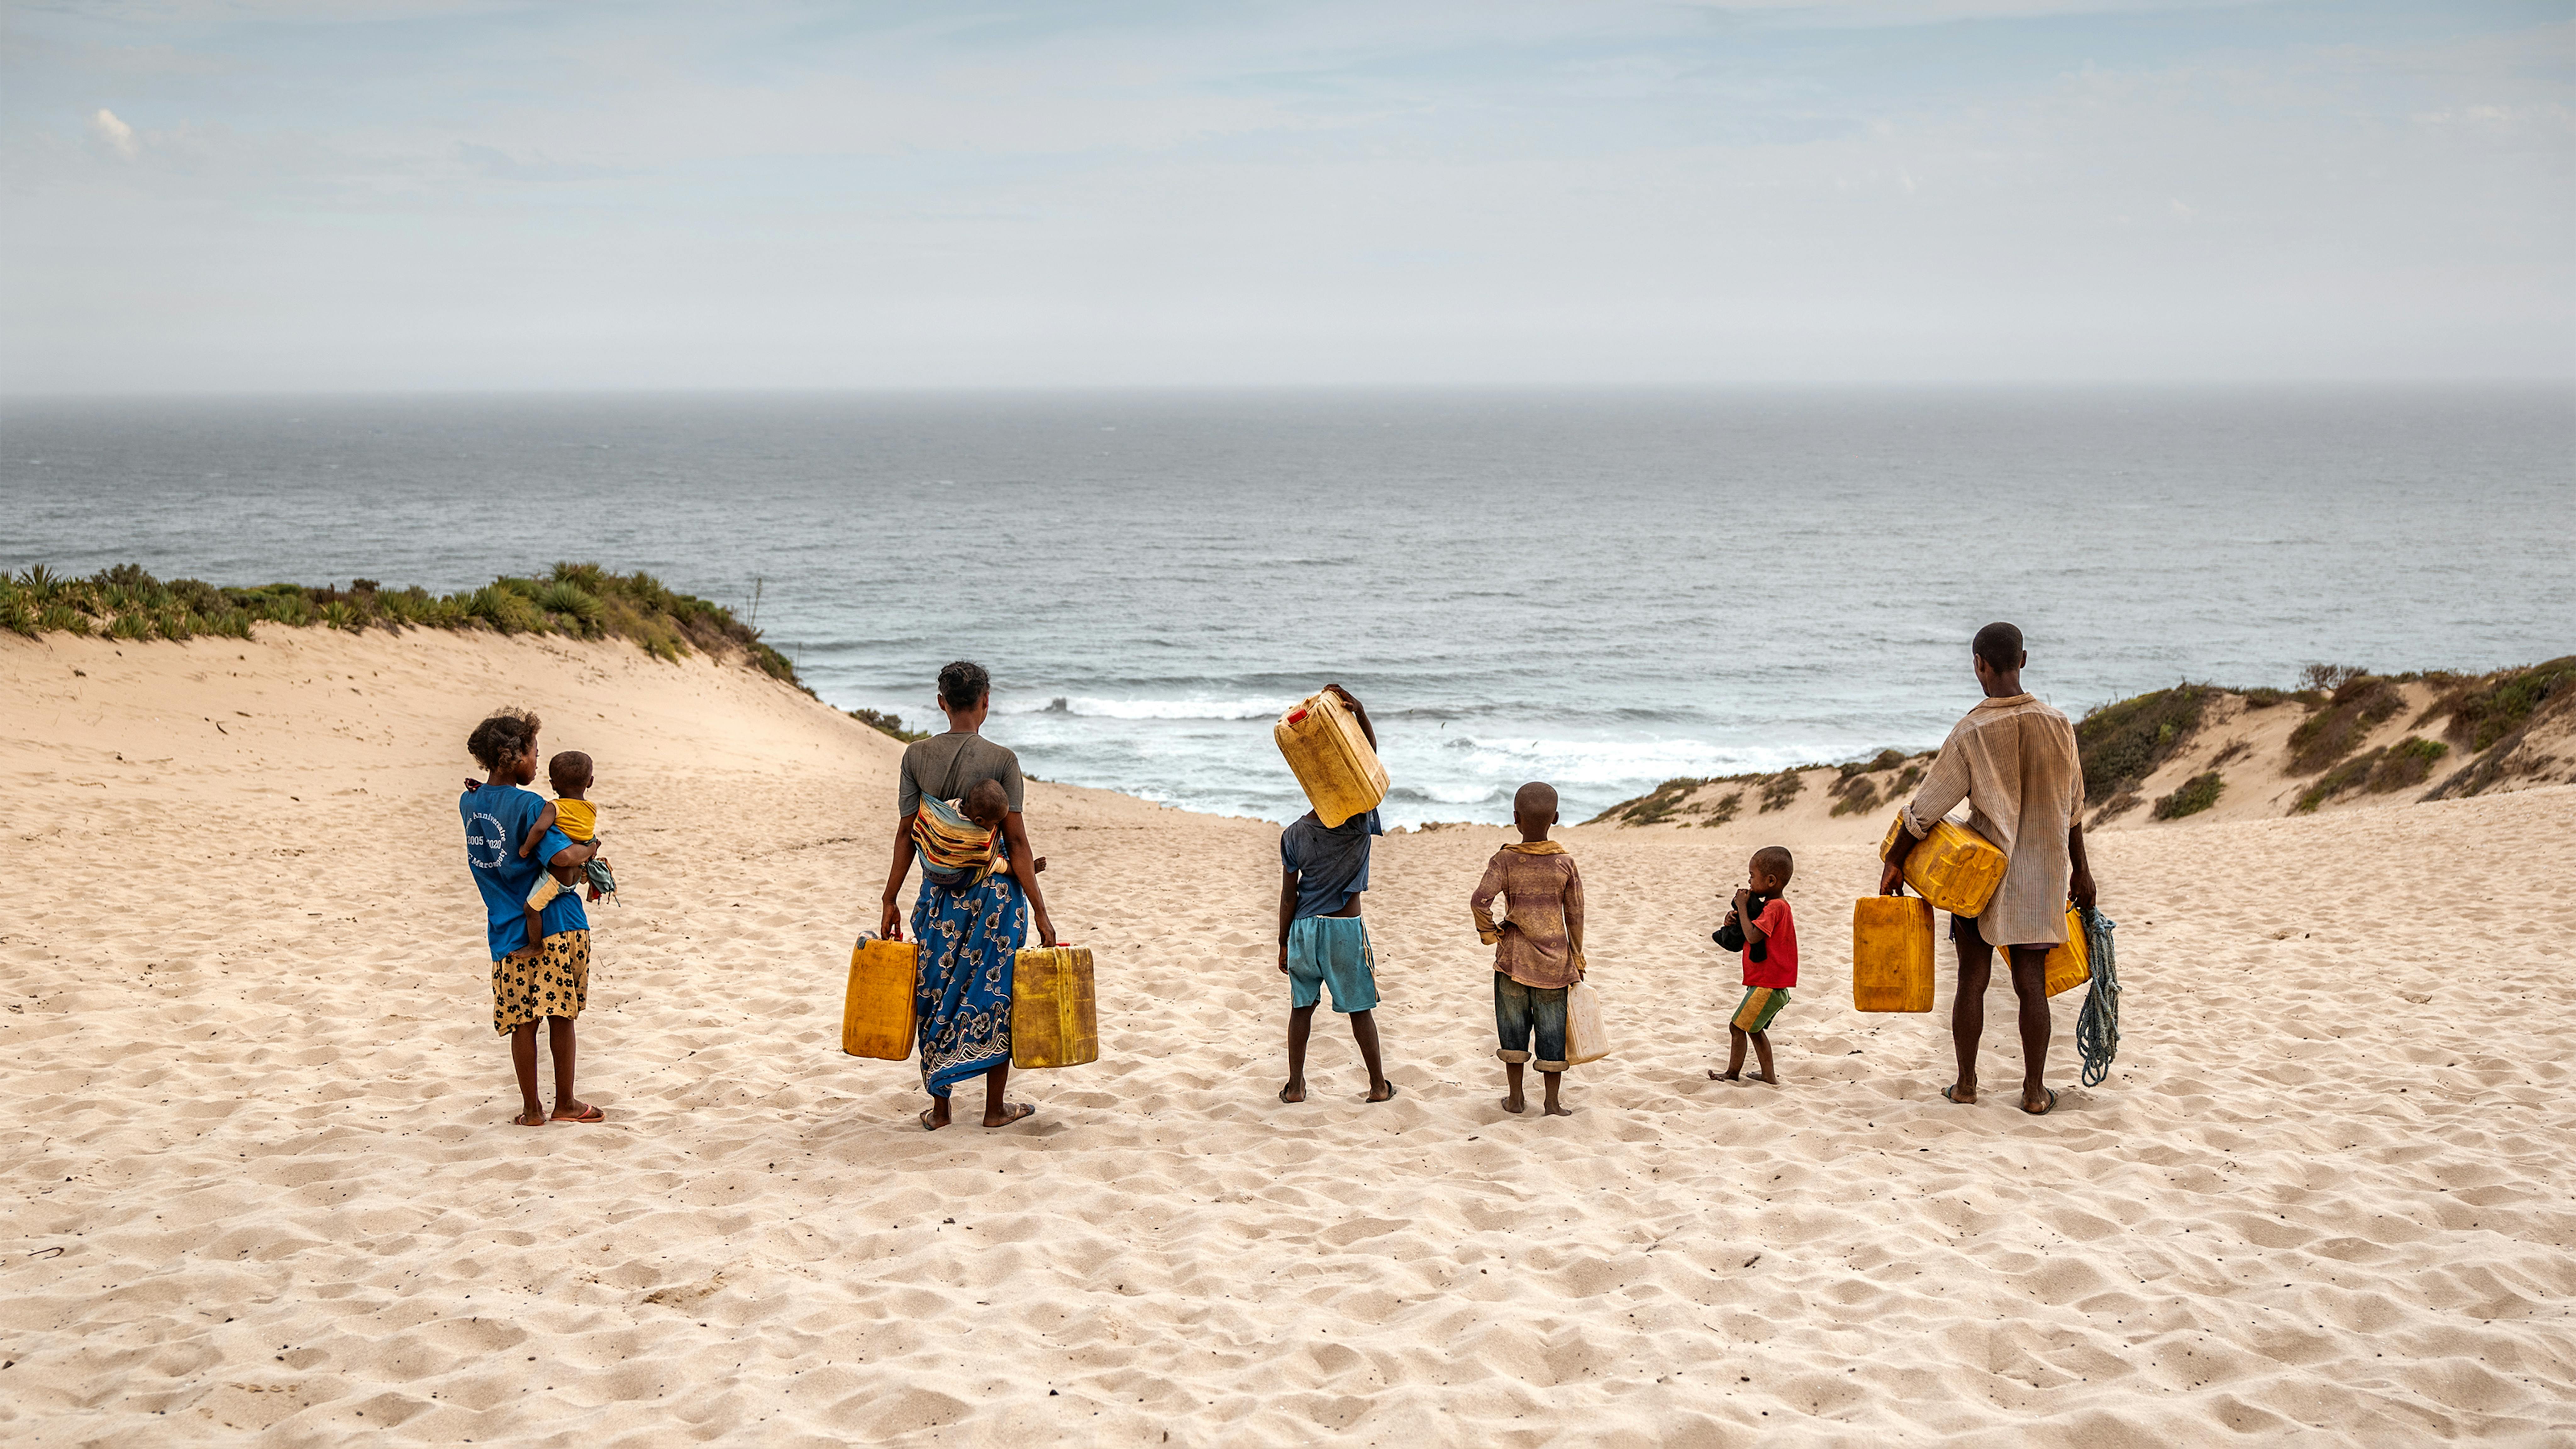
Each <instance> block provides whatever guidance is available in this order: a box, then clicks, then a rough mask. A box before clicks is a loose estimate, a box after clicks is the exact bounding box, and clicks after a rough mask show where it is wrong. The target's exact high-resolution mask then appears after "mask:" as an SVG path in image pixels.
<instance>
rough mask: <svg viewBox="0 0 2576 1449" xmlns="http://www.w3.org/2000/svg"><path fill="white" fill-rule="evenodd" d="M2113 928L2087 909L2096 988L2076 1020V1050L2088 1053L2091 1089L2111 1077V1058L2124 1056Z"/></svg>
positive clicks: (2089, 960)
mask: <svg viewBox="0 0 2576 1449" xmlns="http://www.w3.org/2000/svg"><path fill="white" fill-rule="evenodd" d="M2111 925H2112V922H2111V918H2110V917H2109V916H2106V915H2104V914H2102V913H2101V912H2100V911H2097V910H2095V909H2093V908H2092V907H2091V906H2086V907H2084V954H2085V964H2086V965H2088V966H2090V967H2092V968H2093V989H2092V990H2091V991H2090V992H2087V993H2086V994H2085V997H2084V1011H2083V1014H2082V1015H2080V1016H2078V1017H2076V1018H2075V1049H2076V1050H2077V1051H2079V1052H2082V1053H2083V1054H2084V1085H2086V1086H2088V1087H2098V1086H2100V1085H2102V1079H2103V1078H2105V1077H2108V1076H2109V1075H2111V1059H2112V1058H2113V1057H2116V1056H2118V1055H2119V1054H2120V973H2119V971H2118V970H2117V969H2116V968H2115V966H2114V964H2113V962H2112V959H2111Z"/></svg>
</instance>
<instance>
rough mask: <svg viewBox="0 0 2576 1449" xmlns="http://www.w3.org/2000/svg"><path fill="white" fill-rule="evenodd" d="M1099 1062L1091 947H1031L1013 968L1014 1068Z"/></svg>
mask: <svg viewBox="0 0 2576 1449" xmlns="http://www.w3.org/2000/svg"><path fill="white" fill-rule="evenodd" d="M1098 1060H1100V1002H1099V998H1098V997H1097V996H1096V995H1095V994H1094V993H1093V991H1092V986H1091V948H1090V947H1089V946H1032V947H1030V948H1028V949H1027V950H1025V951H1022V952H1021V953H1020V954H1019V956H1018V957H1017V958H1015V959H1014V960H1013V962H1012V963H1011V1065H1012V1066H1015V1067H1078V1066H1081V1065H1082V1064H1083V1063H1085V1062H1096V1061H1098Z"/></svg>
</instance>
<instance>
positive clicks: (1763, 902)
mask: <svg viewBox="0 0 2576 1449" xmlns="http://www.w3.org/2000/svg"><path fill="white" fill-rule="evenodd" d="M1797 864H1798V863H1797V861H1796V860H1795V859H1793V858H1792V857H1791V856H1790V854H1789V852H1788V851H1787V850H1785V849H1783V848H1782V847H1780V846H1777V845H1766V846H1764V847H1762V848H1761V849H1760V850H1757V851H1755V852H1753V860H1752V862H1751V863H1750V864H1749V865H1748V866H1747V867H1746V868H1745V875H1746V876H1747V877H1748V878H1749V880H1750V882H1751V883H1750V884H1749V885H1748V886H1747V887H1746V888H1745V889H1743V890H1739V891H1737V892H1736V893H1735V907H1734V909H1732V910H1730V911H1728V912H1727V913H1726V924H1725V925H1723V926H1721V927H1719V928H1718V933H1717V934H1718V941H1719V944H1721V945H1727V946H1735V945H1737V944H1738V941H1739V939H1740V941H1741V949H1742V950H1743V952H1744V1000H1743V1001H1741V1002H1739V1003H1737V1005H1736V1008H1735V1019H1734V1020H1732V1021H1730V1022H1728V1023H1727V1026H1726V1035H1727V1053H1726V1070H1725V1071H1724V1072H1711V1073H1709V1076H1710V1078H1711V1079H1713V1080H1716V1081H1720V1082H1732V1081H1737V1080H1740V1079H1741V1078H1742V1077H1743V1075H1744V1043H1745V1041H1746V1040H1747V1039H1748V1038H1749V1039H1751V1041H1752V1043H1753V1053H1754V1055H1755V1056H1757V1057H1759V1058H1760V1059H1761V1061H1762V1070H1761V1071H1760V1072H1758V1073H1756V1074H1755V1075H1754V1078H1753V1080H1755V1081H1757V1082H1764V1083H1768V1084H1769V1085H1771V1086H1775V1087H1776V1086H1778V1085H1779V1084H1780V1074H1779V1073H1778V1072H1776V1071H1774V1070H1773V1069H1772V1066H1771V1037H1770V1026H1771V1019H1772V1018H1773V1017H1776V1016H1778V1015H1779V1014H1780V1008H1781V1007H1784V1006H1786V1005H1788V1004H1789V988H1790V987H1792V986H1795V985H1797V984H1798V923H1797V922H1796V921H1794V920H1792V919H1790V916H1789V903H1788V902H1787V901H1785V900H1783V899H1781V892H1783V891H1785V890H1787V889H1788V888H1789V876H1790V874H1791V873H1792V872H1793V871H1795V870H1796V869H1797Z"/></svg>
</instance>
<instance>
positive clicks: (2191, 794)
mask: <svg viewBox="0 0 2576 1449" xmlns="http://www.w3.org/2000/svg"><path fill="white" fill-rule="evenodd" d="M2226 788H2227V782H2226V781H2225V780H2222V779H2220V778H2219V775H2218V772H2217V771H2216V770H2210V771H2207V772H2206V773H2203V774H2198V775H2194V776H2192V777H2191V778H2190V779H2188V780H2185V781H2184V782H2183V783H2182V787H2181V788H2180V789H2178V790H2176V791H2174V792H2173V793H2172V794H2170V795H2167V796H2165V797H2164V798H2163V799H2161V800H2158V801H2157V802H2156V818H2157V819H2158V820H2180V819H2181V818H2182V817H2184V816H2186V815H2197V814H2199V813H2200V812H2201V811H2203V810H2206V809H2208V808H2209V807H2210V806H2212V805H2215V804H2217V803H2218V794H2219V792H2220V791H2222V790H2224V789H2226Z"/></svg>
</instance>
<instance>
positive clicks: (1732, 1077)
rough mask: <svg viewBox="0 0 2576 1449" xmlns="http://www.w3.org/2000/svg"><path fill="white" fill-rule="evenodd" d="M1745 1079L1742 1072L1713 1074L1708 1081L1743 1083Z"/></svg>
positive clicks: (1709, 1075)
mask: <svg viewBox="0 0 2576 1449" xmlns="http://www.w3.org/2000/svg"><path fill="white" fill-rule="evenodd" d="M1743 1077H1744V1074H1743V1073H1742V1072H1711V1073H1709V1074H1708V1079H1709V1080H1710V1081H1712V1082H1734V1081H1741V1080H1742V1079H1743Z"/></svg>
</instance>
